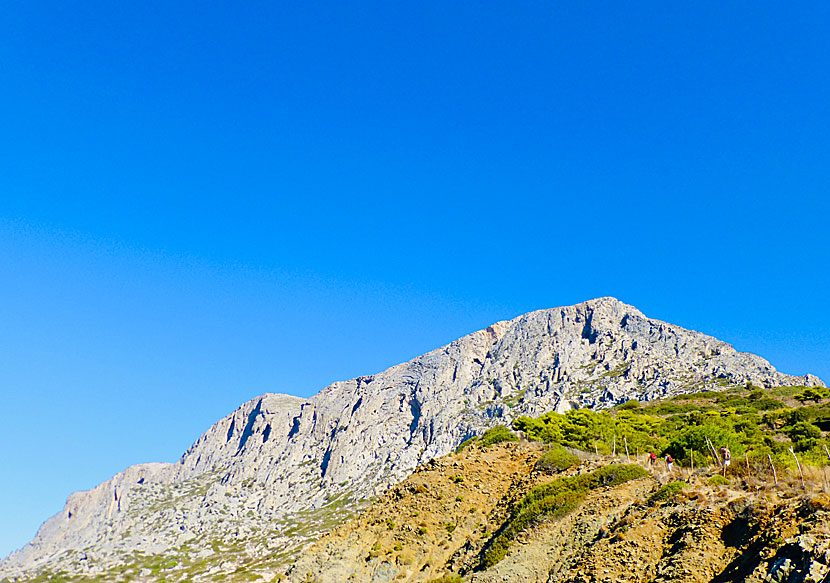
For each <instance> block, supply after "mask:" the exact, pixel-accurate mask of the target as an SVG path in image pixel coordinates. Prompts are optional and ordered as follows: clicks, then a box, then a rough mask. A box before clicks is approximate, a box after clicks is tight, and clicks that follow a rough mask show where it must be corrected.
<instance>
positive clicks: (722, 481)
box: [706, 474, 729, 486]
mask: <svg viewBox="0 0 830 583" xmlns="http://www.w3.org/2000/svg"><path fill="white" fill-rule="evenodd" d="M706 481H707V482H709V484H710V485H712V486H728V485H729V480H727V479H726V478H724V477H723V476H721V475H720V474H715V475H714V476H712V477H711V478H709V479H708V480H706Z"/></svg>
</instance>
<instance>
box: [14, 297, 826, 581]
mask: <svg viewBox="0 0 830 583" xmlns="http://www.w3.org/2000/svg"><path fill="white" fill-rule="evenodd" d="M746 383H752V384H753V385H756V386H762V387H775V386H781V385H805V386H814V385H823V383H822V382H821V380H820V379H818V378H816V377H815V376H812V375H806V376H803V377H796V376H790V375H785V374H781V373H779V372H777V371H776V370H775V368H773V367H772V365H770V364H769V363H768V362H767V361H766V360H764V359H763V358H761V357H759V356H756V355H753V354H747V353H741V352H738V351H736V350H735V349H734V348H732V346H730V345H729V344H726V343H724V342H721V341H719V340H717V339H715V338H712V337H711V336H706V335H704V334H701V333H699V332H694V331H691V330H686V329H684V328H681V327H679V326H674V325H671V324H667V323H665V322H661V321H658V320H653V319H649V318H647V317H646V316H644V315H643V314H642V313H641V312H640V311H639V310H637V309H636V308H634V307H632V306H629V305H626V304H624V303H622V302H620V301H618V300H616V299H614V298H599V299H595V300H591V301H588V302H584V303H581V304H577V305H575V306H568V307H561V308H553V309H547V310H539V311H535V312H531V313H528V314H525V315H523V316H519V317H517V318H514V319H512V320H509V321H504V322H498V323H495V324H493V325H492V326H489V327H488V328H486V329H484V330H480V331H478V332H474V333H472V334H469V335H467V336H464V337H463V338H460V339H458V340H456V341H455V342H452V343H450V344H448V345H446V346H443V347H441V348H438V349H436V350H433V351H431V352H428V353H427V354H424V355H422V356H419V357H417V358H415V359H413V360H411V361H409V362H406V363H403V364H399V365H397V366H393V367H391V368H389V369H387V370H385V371H383V372H381V373H378V374H375V375H368V376H362V377H358V378H355V379H352V380H348V381H342V382H336V383H333V384H331V385H329V386H328V387H326V388H324V389H323V390H322V391H320V392H319V393H318V394H316V395H315V396H313V397H311V398H310V399H301V398H297V397H292V396H288V395H279V394H265V395H262V396H260V397H257V398H255V399H253V400H251V401H248V402H247V403H244V404H243V405H242V406H241V407H239V409H237V410H236V411H234V412H233V413H231V414H230V415H228V416H227V417H225V418H223V419H221V420H220V421H218V422H217V423H216V424H215V425H213V427H211V428H210V429H208V431H207V432H206V433H205V434H204V435H202V436H201V437H200V438H199V439H198V440H197V441H196V443H194V444H193V445H192V446H191V447H190V448H189V449H188V450H187V451H186V452H185V454H184V455H183V456H182V458H181V459H180V460H179V461H178V462H176V463H173V464H164V463H154V464H141V465H137V466H133V467H130V468H128V469H127V470H125V471H124V472H121V473H119V474H118V475H116V476H114V477H113V478H111V479H110V480H108V481H106V482H104V483H102V484H100V485H98V486H97V487H95V488H93V489H91V490H89V491H85V492H76V493H74V494H72V495H71V496H70V497H69V499H68V500H67V503H66V507H65V508H64V509H63V511H61V512H60V513H58V514H56V515H55V516H53V517H52V518H50V519H49V520H47V521H46V522H45V523H44V524H43V526H42V527H41V528H40V530H39V531H38V533H37V535H36V536H35V539H34V540H33V541H32V542H31V543H29V544H27V545H26V546H25V547H24V548H23V549H21V550H19V551H17V552H15V553H13V554H11V555H10V556H9V557H7V558H6V559H4V560H3V561H2V562H0V577H3V576H5V577H9V578H13V577H25V576H28V575H32V574H34V573H37V572H38V571H40V570H49V571H51V572H58V571H65V572H67V573H90V574H94V573H99V572H102V570H103V569H106V568H109V567H111V566H112V565H113V564H118V563H119V562H123V561H125V557H135V556H152V555H155V554H161V553H165V552H167V551H169V550H171V549H185V550H186V551H187V552H188V553H191V554H193V555H194V556H198V557H204V558H205V559H206V560H207V559H209V557H210V556H211V555H212V554H214V553H215V552H216V548H217V545H218V544H221V545H225V546H226V547H228V548H230V546H233V547H234V548H236V549H237V550H239V552H243V550H244V552H245V553H247V554H248V555H249V556H264V555H265V554H275V553H276V554H279V553H290V552H291V550H292V549H296V548H298V547H299V545H301V544H303V542H304V541H305V540H308V538H309V537H312V536H316V535H317V534H318V533H319V532H322V531H325V530H328V529H330V528H331V527H332V526H333V525H335V524H338V523H339V522H342V521H343V520H345V519H346V518H347V517H348V516H349V515H350V514H351V513H353V512H354V511H355V510H356V509H358V508H360V507H361V505H362V504H364V503H365V502H366V501H368V500H369V499H371V497H373V496H376V495H378V494H380V493H382V492H384V491H385V490H386V489H387V488H389V487H390V486H391V485H394V484H397V483H399V482H400V481H401V480H403V479H404V478H406V477H407V476H408V475H409V474H411V473H412V472H413V470H414V469H415V468H416V467H417V466H418V465H419V464H422V463H424V462H427V461H429V460H431V459H433V458H436V457H440V456H443V455H445V454H447V453H448V452H450V451H452V450H453V449H455V448H456V447H457V446H458V445H459V444H460V443H461V442H462V441H463V440H465V439H466V438H468V437H470V436H473V435H479V434H481V433H482V432H484V431H485V430H487V429H488V428H490V427H492V426H494V425H498V424H507V423H509V422H510V421H512V420H513V419H515V418H516V417H518V416H520V415H539V414H541V413H544V412H546V411H550V410H557V411H560V412H561V411H565V410H568V409H571V408H582V407H589V408H593V409H602V408H607V407H611V406H613V405H615V404H618V403H621V402H624V401H627V400H629V399H639V400H641V401H647V400H651V399H655V398H663V397H669V396H672V395H676V394H680V393H684V392H694V391H700V390H704V389H718V388H722V387H724V386H727V385H736V384H746ZM217 541H219V542H217ZM286 556H287V555H286ZM150 574H152V569H151V568H150V569H149V570H148V572H147V573H144V575H146V576H149V575H150Z"/></svg>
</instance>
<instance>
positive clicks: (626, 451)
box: [623, 435, 631, 462]
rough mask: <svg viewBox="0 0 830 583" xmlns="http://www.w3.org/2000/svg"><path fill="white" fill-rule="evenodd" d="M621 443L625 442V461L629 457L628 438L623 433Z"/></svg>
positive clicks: (628, 459)
mask: <svg viewBox="0 0 830 583" xmlns="http://www.w3.org/2000/svg"><path fill="white" fill-rule="evenodd" d="M623 443H624V444H625V461H627V462H630V461H631V457H630V456H629V455H628V440H627V439H626V438H625V435H623Z"/></svg>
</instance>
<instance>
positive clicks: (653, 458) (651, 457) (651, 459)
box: [648, 452, 657, 468]
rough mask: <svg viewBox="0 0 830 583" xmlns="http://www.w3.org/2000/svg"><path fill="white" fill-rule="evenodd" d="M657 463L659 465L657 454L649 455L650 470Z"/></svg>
mask: <svg viewBox="0 0 830 583" xmlns="http://www.w3.org/2000/svg"><path fill="white" fill-rule="evenodd" d="M656 463H657V454H656V453H654V452H651V453H650V454H648V465H649V467H650V468H653V467H654V464H656Z"/></svg>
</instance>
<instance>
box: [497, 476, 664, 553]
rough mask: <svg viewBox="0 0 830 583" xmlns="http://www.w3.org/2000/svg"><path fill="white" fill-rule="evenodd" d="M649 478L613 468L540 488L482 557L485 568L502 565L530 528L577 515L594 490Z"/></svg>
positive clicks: (524, 501)
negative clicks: (502, 561) (515, 541)
mask: <svg viewBox="0 0 830 583" xmlns="http://www.w3.org/2000/svg"><path fill="white" fill-rule="evenodd" d="M647 474H648V472H646V471H645V470H644V469H643V468H641V467H640V466H637V465H620V464H611V465H608V466H604V467H602V468H599V469H597V470H595V471H593V472H591V473H589V474H580V475H578V476H570V477H567V478H559V479H557V480H554V481H553V482H549V483H547V484H541V485H539V486H536V487H535V488H533V489H532V490H531V491H530V492H528V493H527V495H526V496H525V497H524V498H523V499H522V500H521V502H519V504H518V505H516V508H514V509H513V512H512V513H511V515H510V518H509V519H508V520H507V522H506V523H505V524H504V525H503V526H502V528H501V529H500V530H499V532H498V533H496V535H495V536H494V537H493V538H492V539H490V542H489V543H488V544H487V546H486V547H485V550H484V552H483V553H482V555H481V567H482V568H484V569H487V568H489V567H492V566H493V565H495V564H496V563H498V562H499V561H501V560H502V559H503V558H504V557H505V556H506V555H507V551H508V550H509V549H510V545H511V544H512V542H513V540H515V538H516V537H517V536H518V535H519V533H521V532H522V531H524V530H526V529H527V528H530V527H532V526H534V525H536V524H538V523H540V522H541V521H543V520H545V519H557V518H562V517H563V516H566V515H567V514H569V513H571V512H573V511H574V510H575V509H576V508H578V507H579V505H580V504H581V503H582V501H583V500H584V499H585V496H587V495H588V492H589V491H590V490H594V489H596V488H602V487H604V486H617V485H619V484H622V483H624V482H627V481H629V480H633V479H636V478H639V477H641V476H645V475H647Z"/></svg>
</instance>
